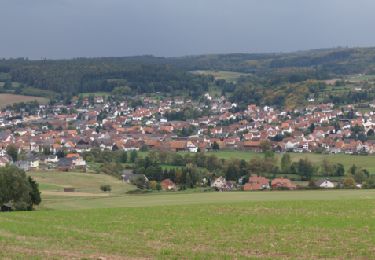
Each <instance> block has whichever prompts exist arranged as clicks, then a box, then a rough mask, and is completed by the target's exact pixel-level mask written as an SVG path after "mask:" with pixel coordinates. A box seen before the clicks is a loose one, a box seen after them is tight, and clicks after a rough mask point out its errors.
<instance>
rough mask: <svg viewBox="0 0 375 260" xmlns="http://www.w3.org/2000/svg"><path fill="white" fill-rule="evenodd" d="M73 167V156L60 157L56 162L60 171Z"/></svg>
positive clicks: (66, 170)
mask: <svg viewBox="0 0 375 260" xmlns="http://www.w3.org/2000/svg"><path fill="white" fill-rule="evenodd" d="M73 167H74V165H73V158H61V159H60V160H59V162H58V163H57V169H58V170H59V171H62V172H68V171H70V170H72V169H73Z"/></svg>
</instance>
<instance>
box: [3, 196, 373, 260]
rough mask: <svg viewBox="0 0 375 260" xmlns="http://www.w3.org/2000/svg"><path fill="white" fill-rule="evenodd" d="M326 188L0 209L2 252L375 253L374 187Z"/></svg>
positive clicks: (64, 255)
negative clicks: (63, 207)
mask: <svg viewBox="0 0 375 260" xmlns="http://www.w3.org/2000/svg"><path fill="white" fill-rule="evenodd" d="M324 193H325V192H319V191H315V192H306V195H305V196H308V197H309V200H303V199H301V196H300V195H301V194H297V193H295V195H296V196H295V197H294V199H292V200H290V199H287V200H280V199H277V200H276V198H280V195H283V194H293V192H290V193H289V192H277V193H276V192H275V193H274V194H275V195H274V196H275V197H274V198H273V199H272V201H265V200H264V199H263V198H262V199H258V200H256V201H242V202H235V203H232V202H231V203H229V201H228V200H224V201H223V200H222V199H223V198H224V197H226V195H231V194H235V195H236V193H210V194H207V195H206V194H201V197H202V198H205V197H206V196H217V197H216V198H214V197H212V198H211V199H210V201H212V202H208V201H207V200H205V199H203V200H202V201H201V198H199V197H196V198H195V202H196V203H195V204H191V203H189V204H186V205H174V206H163V205H165V204H170V201H171V200H173V201H174V203H175V204H180V203H179V201H180V199H181V198H180V197H179V196H177V195H165V197H163V196H161V195H160V196H150V197H149V198H153V200H156V199H157V200H158V201H157V202H156V201H154V202H153V203H152V204H150V205H148V206H147V207H146V205H147V204H148V203H149V202H148V201H147V200H148V197H147V196H146V197H145V196H132V197H133V200H134V201H137V205H133V206H136V207H124V208H105V209H89V210H68V211H39V212H16V213H6V214H0V223H1V225H0V243H1V248H2V250H0V258H11V259H99V258H100V257H103V258H105V259H255V258H265V259H316V258H325V259H373V256H374V254H375V246H374V245H375V214H374V208H375V204H374V199H375V193H374V192H370V191H331V192H328V193H326V197H327V198H330V196H333V197H331V200H325V199H324V200H316V198H317V199H319V198H322V197H321V196H322V195H321V194H324ZM242 194H246V195H247V196H249V197H251V196H252V194H254V195H255V196H259V195H258V194H261V193H242ZM262 194H272V193H262ZM334 194H335V195H334ZM343 194H345V195H344V196H345V198H346V199H345V200H343V199H342V198H343V197H341V196H343ZM285 196H286V195H285ZM287 196H292V195H287ZM349 197H350V198H349ZM122 206H123V205H122Z"/></svg>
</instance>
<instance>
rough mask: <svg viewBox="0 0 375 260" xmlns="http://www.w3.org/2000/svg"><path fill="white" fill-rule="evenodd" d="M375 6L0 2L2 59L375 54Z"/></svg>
mask: <svg viewBox="0 0 375 260" xmlns="http://www.w3.org/2000/svg"><path fill="white" fill-rule="evenodd" d="M374 13H375V1H374V0H0V57H29V58H32V59H39V58H42V57H46V58H71V57H94V56H95V57H99V56H132V55H143V54H153V55H156V56H183V55H190V54H205V53H233V52H246V53H249V52H280V51H294V50H305V49H316V48H328V47H337V46H344V47H345V46H349V47H353V46H375V15H374Z"/></svg>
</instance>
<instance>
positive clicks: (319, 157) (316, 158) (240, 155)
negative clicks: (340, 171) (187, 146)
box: [207, 151, 375, 173]
mask: <svg viewBox="0 0 375 260" xmlns="http://www.w3.org/2000/svg"><path fill="white" fill-rule="evenodd" d="M207 154H215V155H216V156H217V157H219V158H223V159H231V158H235V159H240V160H241V159H243V160H251V159H253V158H256V157H262V156H263V154H262V153H254V152H246V151H218V152H211V153H207ZM275 156H276V158H277V159H278V160H279V161H280V159H281V156H282V154H279V153H276V154H275ZM290 156H291V158H292V160H293V161H298V160H299V159H304V158H308V159H309V160H311V161H312V162H313V163H316V164H320V163H321V162H322V161H323V160H324V159H327V160H328V161H330V162H333V163H342V164H343V165H344V167H345V170H347V169H349V167H350V166H352V165H353V164H356V165H357V166H359V167H363V168H366V169H367V170H369V171H370V172H371V173H375V156H372V155H368V156H359V155H348V154H315V153H290Z"/></svg>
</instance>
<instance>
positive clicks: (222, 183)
mask: <svg viewBox="0 0 375 260" xmlns="http://www.w3.org/2000/svg"><path fill="white" fill-rule="evenodd" d="M226 186H227V180H226V179H225V178H224V177H222V176H220V177H219V178H216V179H215V181H214V182H213V183H211V187H212V188H216V189H219V190H222V189H225V187H226Z"/></svg>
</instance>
